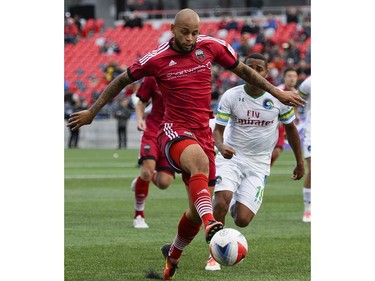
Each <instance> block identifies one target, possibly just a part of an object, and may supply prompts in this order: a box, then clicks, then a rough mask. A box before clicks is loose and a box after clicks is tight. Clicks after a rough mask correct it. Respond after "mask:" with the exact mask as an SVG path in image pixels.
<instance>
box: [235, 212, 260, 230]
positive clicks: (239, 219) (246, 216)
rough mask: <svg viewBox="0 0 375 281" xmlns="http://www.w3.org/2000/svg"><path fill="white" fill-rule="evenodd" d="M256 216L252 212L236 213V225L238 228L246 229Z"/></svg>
mask: <svg viewBox="0 0 375 281" xmlns="http://www.w3.org/2000/svg"><path fill="white" fill-rule="evenodd" d="M254 216H255V215H254V214H253V213H252V212H249V213H247V212H246V213H243V212H242V213H239V212H235V216H234V218H233V219H234V223H235V224H236V225H237V226H238V227H246V226H248V225H249V224H250V222H251V221H252V219H253V218H254Z"/></svg>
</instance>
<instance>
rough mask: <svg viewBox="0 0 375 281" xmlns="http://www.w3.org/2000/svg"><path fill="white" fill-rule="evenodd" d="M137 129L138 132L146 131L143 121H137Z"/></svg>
mask: <svg viewBox="0 0 375 281" xmlns="http://www.w3.org/2000/svg"><path fill="white" fill-rule="evenodd" d="M137 129H138V131H146V122H145V120H143V119H142V120H139V121H137Z"/></svg>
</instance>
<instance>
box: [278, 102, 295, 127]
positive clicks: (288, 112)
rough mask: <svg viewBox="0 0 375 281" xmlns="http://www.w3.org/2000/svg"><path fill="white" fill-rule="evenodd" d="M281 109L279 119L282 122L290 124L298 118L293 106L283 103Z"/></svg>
mask: <svg viewBox="0 0 375 281" xmlns="http://www.w3.org/2000/svg"><path fill="white" fill-rule="evenodd" d="M280 110H281V112H280V117H279V119H280V122H281V123H283V124H290V123H292V122H293V121H294V119H296V115H295V113H294V108H293V107H290V106H286V105H283V104H281V107H280Z"/></svg>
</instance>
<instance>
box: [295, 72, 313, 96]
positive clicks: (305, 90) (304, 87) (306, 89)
mask: <svg viewBox="0 0 375 281" xmlns="http://www.w3.org/2000/svg"><path fill="white" fill-rule="evenodd" d="M310 77H311V76H310ZM310 77H309V78H306V79H305V80H304V81H303V82H302V83H301V85H300V86H299V88H298V93H299V95H300V96H301V97H302V98H303V99H306V98H307V97H308V96H310V91H311V78H310Z"/></svg>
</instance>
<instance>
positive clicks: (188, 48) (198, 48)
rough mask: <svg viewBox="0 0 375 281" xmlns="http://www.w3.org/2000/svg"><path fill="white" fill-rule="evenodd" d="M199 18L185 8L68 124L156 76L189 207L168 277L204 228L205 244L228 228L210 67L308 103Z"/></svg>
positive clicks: (292, 101) (167, 141)
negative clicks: (215, 194) (165, 33)
mask: <svg viewBox="0 0 375 281" xmlns="http://www.w3.org/2000/svg"><path fill="white" fill-rule="evenodd" d="M199 30H200V19H199V16H198V14H197V13H196V12H195V11H193V10H191V9H183V10H180V11H179V12H178V13H177V14H176V16H175V19H174V22H173V24H171V32H172V34H173V37H172V38H171V39H170V40H169V42H165V43H162V44H161V45H160V46H159V47H158V48H157V49H156V50H154V51H152V52H149V53H148V54H146V55H145V56H144V57H142V58H140V59H139V60H138V61H137V62H135V63H134V64H132V65H131V66H130V67H129V68H128V69H127V70H126V71H125V72H123V73H122V74H120V75H118V76H117V77H116V78H115V79H113V80H112V81H111V82H110V83H109V84H108V85H107V87H106V88H105V89H104V91H103V92H102V94H101V95H100V96H99V98H98V99H97V100H96V101H95V103H94V104H93V105H92V106H91V107H90V108H89V109H88V110H84V111H80V112H77V113H73V114H72V115H71V117H70V118H69V119H68V125H67V126H68V127H69V128H71V129H72V130H77V129H78V128H79V127H81V126H83V125H86V124H91V122H92V121H93V119H94V117H95V116H96V114H98V112H99V110H100V109H101V108H102V107H103V106H104V105H105V104H107V103H108V102H109V101H110V100H112V99H113V98H114V97H116V96H117V95H118V94H119V93H120V91H121V90H122V89H123V88H124V87H126V86H127V85H129V84H130V83H133V82H135V81H137V80H139V79H141V78H143V77H145V76H154V77H155V78H156V81H157V83H158V85H159V88H160V90H161V92H162V93H163V102H164V106H165V113H164V118H163V122H162V124H161V125H160V127H159V133H158V139H157V141H158V145H159V148H160V149H161V150H162V151H164V152H165V156H166V157H167V159H168V162H169V163H170V165H171V166H172V167H173V168H174V169H175V171H176V172H179V173H181V174H182V179H183V181H184V183H185V185H186V188H187V193H188V200H189V208H188V209H187V211H186V212H185V213H184V214H183V215H182V217H181V220H180V222H179V225H178V228H177V234H176V236H175V239H174V241H173V243H172V244H166V245H164V246H163V247H162V254H163V256H164V258H165V267H164V271H163V278H164V280H170V279H171V278H173V277H174V276H175V273H176V270H177V265H178V263H179V261H180V257H181V255H182V252H183V250H184V249H185V247H187V246H188V245H189V244H190V243H191V242H192V240H193V239H194V237H195V236H196V235H197V234H198V232H199V230H200V227H201V225H202V224H203V227H204V228H205V236H206V242H207V243H209V242H210V240H211V238H212V236H213V235H214V234H215V233H216V232H217V231H219V230H221V229H222V228H223V224H222V223H221V222H219V221H216V220H215V218H214V215H213V211H212V202H211V194H210V191H209V186H213V185H214V184H215V180H216V167H215V153H214V139H213V136H212V131H211V128H210V127H209V119H210V118H211V117H213V113H212V110H211V108H210V100H211V95H212V93H211V89H212V80H211V66H212V64H213V63H214V62H215V63H217V64H219V65H221V66H222V67H224V68H227V69H230V70H231V71H232V72H233V73H235V74H237V75H238V76H239V77H240V78H242V79H243V80H245V81H247V82H248V83H249V84H253V85H256V86H258V87H260V88H262V89H263V90H264V91H267V92H270V93H271V94H272V95H273V96H275V97H277V98H278V99H280V100H281V101H282V102H283V103H284V104H289V105H291V106H294V105H300V106H303V105H304V103H305V102H304V100H303V99H302V98H301V97H300V96H299V95H298V94H296V93H293V92H284V91H282V90H280V89H278V88H277V87H275V86H274V85H272V84H271V83H269V82H268V81H267V80H266V79H264V78H263V77H262V76H261V75H259V74H258V73H257V72H256V71H254V70H253V69H252V68H250V67H249V66H247V65H245V64H244V63H242V62H239V61H238V59H237V57H236V55H235V53H234V50H233V48H232V47H231V46H230V45H229V44H228V43H227V42H225V41H224V40H221V39H216V38H213V37H210V36H205V35H200V34H199Z"/></svg>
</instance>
